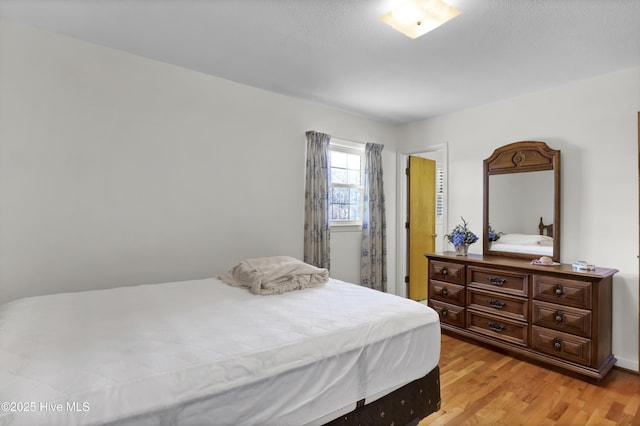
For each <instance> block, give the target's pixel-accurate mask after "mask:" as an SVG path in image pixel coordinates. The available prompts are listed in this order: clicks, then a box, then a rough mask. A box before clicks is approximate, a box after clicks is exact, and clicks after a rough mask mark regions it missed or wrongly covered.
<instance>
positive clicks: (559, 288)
mask: <svg viewBox="0 0 640 426" xmlns="http://www.w3.org/2000/svg"><path fill="white" fill-rule="evenodd" d="M563 293H564V290H563V289H562V286H561V285H560V284H556V296H558V297H560V296H562V294H563Z"/></svg>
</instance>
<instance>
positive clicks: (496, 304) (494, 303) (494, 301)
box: [487, 299, 506, 309]
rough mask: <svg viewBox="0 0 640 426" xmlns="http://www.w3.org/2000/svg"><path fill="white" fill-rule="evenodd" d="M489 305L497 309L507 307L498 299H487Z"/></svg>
mask: <svg viewBox="0 0 640 426" xmlns="http://www.w3.org/2000/svg"><path fill="white" fill-rule="evenodd" d="M487 303H488V304H489V305H490V306H491V307H493V308H496V309H502V308H504V307H505V306H506V303H504V302H502V301H500V300H498V299H487Z"/></svg>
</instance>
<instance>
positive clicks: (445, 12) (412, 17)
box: [380, 0, 461, 39]
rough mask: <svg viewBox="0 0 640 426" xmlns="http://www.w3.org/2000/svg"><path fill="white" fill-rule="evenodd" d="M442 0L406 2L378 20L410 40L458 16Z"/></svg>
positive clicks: (412, 0) (455, 10)
mask: <svg viewBox="0 0 640 426" xmlns="http://www.w3.org/2000/svg"><path fill="white" fill-rule="evenodd" d="M460 13H461V12H460V11H459V10H458V9H455V8H453V7H451V6H449V5H448V4H447V3H445V2H444V1H443V0H408V1H405V2H403V3H401V4H400V5H398V6H397V7H395V8H394V9H392V10H391V11H389V12H388V13H386V14H384V15H382V16H381V17H380V20H381V21H382V22H384V23H385V24H387V25H390V26H391V27H393V28H394V29H396V30H398V31H400V32H401V33H402V34H404V35H406V36H407V37H410V38H414V39H415V38H418V37H420V36H422V35H425V34H426V33H428V32H429V31H431V30H434V29H436V28H438V27H439V26H440V25H442V24H444V23H445V22H447V21H449V20H451V19H453V18H455V17H456V16H458V15H460Z"/></svg>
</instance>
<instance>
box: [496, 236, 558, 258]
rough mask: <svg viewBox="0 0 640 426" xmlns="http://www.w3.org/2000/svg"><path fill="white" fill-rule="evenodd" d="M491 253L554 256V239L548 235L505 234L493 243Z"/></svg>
mask: <svg viewBox="0 0 640 426" xmlns="http://www.w3.org/2000/svg"><path fill="white" fill-rule="evenodd" d="M489 250H491V251H503V252H509V253H528V254H539V255H542V256H552V255H553V238H552V237H548V236H546V235H528V234H505V235H502V236H501V237H500V239H498V240H497V241H493V242H492V243H491V246H490V248H489Z"/></svg>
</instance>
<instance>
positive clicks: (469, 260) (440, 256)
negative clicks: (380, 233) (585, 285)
mask: <svg viewBox="0 0 640 426" xmlns="http://www.w3.org/2000/svg"><path fill="white" fill-rule="evenodd" d="M425 256H426V257H427V258H429V259H433V260H441V261H447V262H460V263H465V264H468V265H480V266H485V267H487V266H499V267H509V268H517V269H521V270H527V271H529V272H530V273H535V272H539V273H551V274H558V275H569V276H572V277H588V278H597V279H602V278H605V277H608V276H612V275H614V274H615V273H616V272H618V270H617V269H613V268H601V267H596V269H595V271H576V270H574V269H573V267H572V266H571V265H570V264H559V265H549V266H545V265H534V264H531V262H530V261H529V260H526V259H517V258H512V257H503V256H484V255H481V254H468V255H467V256H458V255H456V253H455V252H443V253H425Z"/></svg>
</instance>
